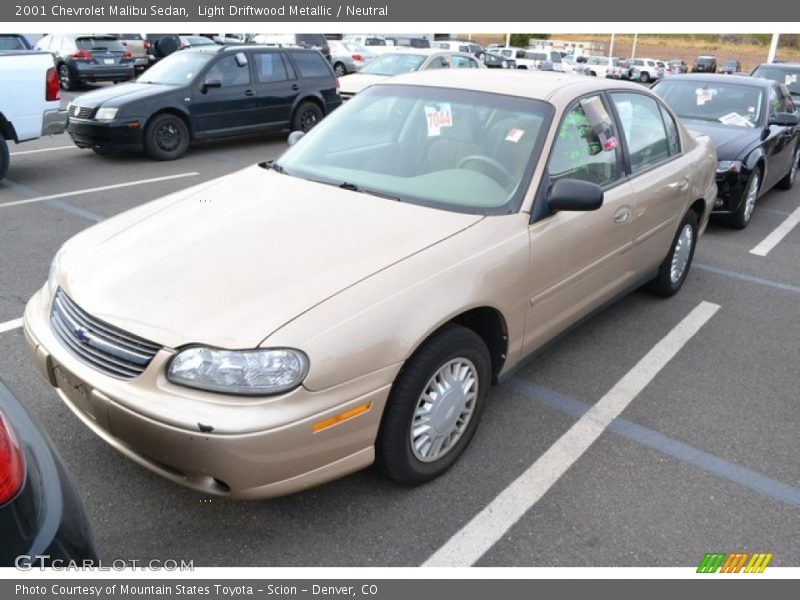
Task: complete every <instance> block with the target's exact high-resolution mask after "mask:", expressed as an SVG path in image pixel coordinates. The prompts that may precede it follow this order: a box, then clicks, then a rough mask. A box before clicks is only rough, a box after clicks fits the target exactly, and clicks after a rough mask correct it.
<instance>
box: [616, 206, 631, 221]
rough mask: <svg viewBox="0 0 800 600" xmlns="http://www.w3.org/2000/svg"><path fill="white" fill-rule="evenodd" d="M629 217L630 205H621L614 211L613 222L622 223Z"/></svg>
mask: <svg viewBox="0 0 800 600" xmlns="http://www.w3.org/2000/svg"><path fill="white" fill-rule="evenodd" d="M630 218H631V207H630V206H621V207H619V208H618V209H617V210H616V211H615V212H614V223H617V224H618V225H622V224H623V223H625V222H626V221H627V220H628V219H630Z"/></svg>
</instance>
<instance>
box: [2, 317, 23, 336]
mask: <svg viewBox="0 0 800 600" xmlns="http://www.w3.org/2000/svg"><path fill="white" fill-rule="evenodd" d="M18 327H22V319H21V318H19V319H13V320H12V321H6V322H5V323H0V333H5V332H6V331H11V330H12V329H17V328H18Z"/></svg>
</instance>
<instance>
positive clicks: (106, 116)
mask: <svg viewBox="0 0 800 600" xmlns="http://www.w3.org/2000/svg"><path fill="white" fill-rule="evenodd" d="M118 111H119V109H118V108H98V109H97V113H96V114H95V116H94V118H95V120H96V121H111V120H113V119H114V117H116V116H117V112H118Z"/></svg>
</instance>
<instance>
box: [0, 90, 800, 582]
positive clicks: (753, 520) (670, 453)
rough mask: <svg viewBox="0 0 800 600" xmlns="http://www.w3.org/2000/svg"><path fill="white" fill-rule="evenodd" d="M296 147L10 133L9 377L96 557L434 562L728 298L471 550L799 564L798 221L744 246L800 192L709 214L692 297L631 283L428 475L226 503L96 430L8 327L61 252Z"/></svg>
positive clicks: (214, 562)
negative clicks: (175, 152) (153, 154)
mask: <svg viewBox="0 0 800 600" xmlns="http://www.w3.org/2000/svg"><path fill="white" fill-rule="evenodd" d="M64 96H65V101H67V100H68V99H69V98H70V97H71V96H72V94H64ZM284 148H285V135H274V136H256V137H251V138H245V139H237V140H231V141H223V142H215V143H208V144H203V145H199V146H195V147H192V148H191V149H190V151H189V153H188V154H187V156H186V157H185V158H183V159H181V160H178V161H175V162H154V161H151V160H149V159H147V158H145V157H144V156H141V155H136V154H129V155H120V156H112V157H100V156H96V155H95V154H94V153H92V152H90V151H86V150H78V149H76V148H74V147H72V144H71V142H70V140H69V138H68V137H67V136H65V135H62V136H56V137H52V138H47V139H42V140H38V141H35V142H31V143H26V144H20V145H18V146H12V147H11V152H12V156H11V167H10V170H9V173H8V180H7V181H4V182H0V256H2V261H0V378H2V379H3V380H5V382H6V383H7V384H8V385H9V387H10V388H11V389H12V390H13V391H14V392H15V393H16V394H17V395H18V396H19V397H20V398H21V399H22V400H23V402H25V404H26V405H28V406H29V408H30V410H31V411H32V412H33V413H34V414H35V416H36V417H37V418H38V419H39V421H40V422H41V423H42V425H43V426H44V428H45V429H46V430H47V432H48V433H49V434H50V436H51V437H52V439H53V440H54V442H55V444H56V446H57V447H58V448H59V449H60V451H61V454H62V457H63V459H64V461H65V463H66V464H67V465H68V467H69V468H70V469H71V471H72V473H73V475H74V477H75V480H76V483H77V487H78V488H79V490H80V492H81V493H82V495H83V498H84V501H85V503H86V506H87V510H88V513H89V515H90V518H91V520H92V523H93V526H94V532H95V536H96V538H97V541H98V545H99V549H100V553H101V556H102V557H103V558H105V559H108V560H111V559H116V558H125V559H152V558H160V559H166V558H177V559H181V558H182V559H185V560H193V561H194V563H195V565H196V566H416V565H421V564H423V563H425V562H426V560H428V558H429V557H431V556H432V555H434V554H435V553H437V551H439V550H440V549H441V548H443V547H455V548H457V547H458V546H457V544H456V545H455V546H453V540H454V539H456V540H457V539H458V535H459V532H464V531H466V532H467V533H470V532H471V533H473V534H475V533H476V532H477V534H480V532H481V530H480V529H479V528H478V527H479V526H480V523H479V522H476V521H475V520H474V518H475V517H476V515H479V514H480V513H481V511H484V509H485V508H486V507H487V506H490V505H491V506H494V504H493V502H495V500H496V499H497V498H498V497H499V496H502V495H503V494H504V490H508V489H509V486H511V485H512V484H513V483H514V482H515V481H516V480H517V479H518V478H519V477H520V476H524V475H525V474H526V473H529V472H530V470H531V468H533V467H535V466H536V465H538V464H540V463H539V461H541V460H542V458H543V457H544V456H546V455H547V453H548V451H549V450H550V449H551V448H553V447H554V445H557V444H559V443H562V444H563V441H562V442H559V440H560V439H561V438H562V436H564V435H565V434H566V433H567V432H568V431H571V428H573V426H574V425H575V424H576V423H578V422H581V423H583V422H585V421H584V420H585V419H587V418H591V417H587V416H586V415H587V413H586V411H587V410H589V409H590V408H591V407H593V406H595V405H596V404H597V403H598V401H600V400H601V398H604V397H605V396H606V395H607V394H608V393H609V390H612V389H615V386H616V385H617V384H618V382H619V381H620V380H621V379H622V378H623V377H625V376H626V374H627V373H628V372H629V371H631V370H632V369H633V368H634V367H635V366H636V365H637V363H639V361H640V360H642V359H643V357H645V356H647V355H649V353H651V351H652V350H653V349H654V348H655V347H656V346H657V345H658V344H659V342H661V341H662V340H664V339H665V338H666V337H667V336H669V335H670V332H672V331H673V329H674V328H676V326H678V325H679V324H680V323H682V322H683V320H684V319H685V318H686V317H687V315H689V314H690V313H692V311H694V310H695V309H696V308H697V307H698V306H700V305H701V304H702V303H713V305H718V306H719V308H718V309H717V310H716V312H715V313H713V315H712V316H710V317H709V318H708V319H707V320H705V321H704V322H703V323H702V324H701V326H699V328H698V329H697V331H696V332H695V333H694V334H693V335H692V336H691V337H689V338H688V339H686V340H684V341H683V342H682V343H681V345H680V347H679V348H678V349H677V351H676V353H675V355H674V357H673V358H672V359H671V360H669V361H668V362H666V363H665V364H664V366H663V368H661V369H660V370H658V371H657V372H656V373H655V374H654V375H653V377H652V378H651V379H648V381H647V383H646V385H645V386H644V387H643V389H642V390H641V391H640V392H638V393H636V394H635V396H634V397H633V398H632V399H630V402H629V403H628V404H625V405H624V406H623V408H622V410H621V413H620V414H619V416H618V418H616V419H614V420H613V421H611V422H610V424H609V426H608V427H607V428H604V429H602V431H600V432H599V436H598V437H597V439H596V441H594V443H591V444H589V445H588V447H587V449H586V450H585V452H582V453H579V455H578V456H577V457H576V458H575V459H574V461H573V462H570V463H567V464H564V465H563V467H564V468H563V474H561V473H560V472H559V475H560V477H557V478H556V479H554V480H553V481H550V482H549V483H548V485H547V486H546V487H545V488H543V489H544V493H543V494H542V495H541V497H540V498H538V499H535V500H534V499H532V498H533V497H530V498H528V497H526V496H525V494H522V496H520V497H517V498H516V500H515V502H522V503H523V506H522V508H521V509H520V507H519V506H517V507H516V508H517V509H519V510H520V514H521V516H520V518H519V520H516V519H515V518H512V517H511V516H510V515H511V512H509V513H508V518H506V516H507V515H505V514H504V513H502V511H501V512H500V513H499V514H496V515H494V517H493V518H494V519H496V520H499V521H500V522H502V521H503V520H504V519H505V521H506V522H505V523H504V525H503V526H502V527H501V528H500V529H499V530H497V529H496V530H495V531H493V532H492V535H494V536H495V537H496V538H497V539H496V543H494V542H493V543H492V544H491V545H490V546H489V547H488V549H487V550H486V551H485V552H481V553H480V554H479V555H478V556H477V557H475V560H470V561H468V562H469V563H470V564H471V563H472V562H474V563H475V564H477V565H480V566H685V567H690V566H696V565H697V564H699V562H700V560H701V559H702V558H703V555H704V554H705V553H706V552H717V551H719V552H736V551H749V552H771V553H774V558H773V560H772V563H771V564H772V565H775V566H798V565H800V516H799V515H800V512H798V508H800V453H799V452H798V450H800V446H799V445H798V441H797V440H798V436H797V429H798V425H800V401H798V397H799V396H798V390H799V389H800V362H798V356H800V322H799V321H798V315H799V314H800V310H798V309H800V267H798V265H800V228H796V229H794V230H792V231H791V232H790V233H789V234H788V235H787V236H786V237H785V238H783V240H782V241H780V242H779V243H778V244H777V245H776V246H775V247H774V248H773V249H772V250H771V251H770V252H769V253H768V254H767V255H766V256H758V255H755V254H752V253H751V252H750V251H751V250H752V249H753V248H754V247H755V246H757V245H758V244H759V242H761V241H762V240H763V239H764V238H765V237H767V236H768V235H769V234H770V233H771V232H772V231H773V230H775V228H776V227H778V226H779V225H780V224H781V223H782V222H783V221H784V220H785V219H786V218H787V217H788V216H789V215H790V214H791V213H792V212H793V211H795V210H797V209H798V207H800V187H797V188H795V189H794V190H792V191H788V192H787V191H771V192H768V193H767V194H766V195H765V196H764V197H763V199H762V200H760V202H759V204H758V206H757V208H756V211H755V213H754V215H753V218H752V222H751V224H750V226H749V227H748V228H747V229H745V230H743V231H735V230H733V229H729V228H727V227H725V226H724V225H721V224H717V223H713V222H712V224H711V225H710V227H709V229H708V231H707V233H706V235H705V236H704V237H703V238H701V240H700V243H699V246H698V248H697V252H696V254H695V259H694V261H695V263H694V266H693V268H692V270H691V272H690V273H689V276H688V278H687V280H686V283H685V285H684V287H683V289H682V290H681V291H680V293H679V294H678V295H677V296H675V297H673V298H671V299H667V300H663V299H658V298H654V297H652V296H650V295H648V294H646V293H644V292H642V291H637V292H634V293H632V294H631V295H629V296H627V297H625V298H624V299H622V300H621V301H619V302H618V303H616V304H614V305H612V306H610V307H608V308H607V309H605V310H604V311H602V312H601V313H599V314H598V315H596V316H595V317H593V318H592V319H590V320H588V321H587V322H586V323H584V324H583V325H581V326H579V327H577V328H576V329H574V330H573V331H571V332H570V333H569V334H567V335H566V336H564V337H563V338H562V339H560V340H559V341H558V342H557V343H555V344H554V345H553V346H552V347H550V348H549V349H548V351H547V352H545V353H543V354H541V355H539V356H537V357H535V358H533V359H531V360H529V361H528V362H527V363H525V364H524V365H523V366H522V367H521V368H520V369H518V370H517V371H516V372H515V373H514V374H513V376H512V377H511V378H509V379H508V380H506V381H505V382H503V383H502V384H501V385H499V386H497V387H495V388H493V390H492V392H491V394H490V403H489V405H488V407H487V410H486V411H485V413H484V417H483V421H482V424H481V427H480V429H479V431H478V433H477V435H476V437H475V439H474V441H473V443H472V445H471V447H470V448H469V449H468V450H467V452H466V453H465V455H464V456H463V457H462V458H461V460H460V461H459V462H458V463H457V464H456V465H455V467H454V468H453V469H451V471H449V472H448V473H447V474H446V475H445V476H444V477H442V478H440V479H438V480H436V481H434V482H433V483H431V484H428V485H426V486H424V487H420V488H414V489H409V488H403V487H399V486H397V485H395V484H393V483H390V482H388V481H387V480H385V479H384V478H383V477H381V476H380V475H378V474H377V473H375V472H374V471H373V470H366V471H362V472H360V473H356V474H354V475H351V476H349V477H346V478H344V479H342V480H339V481H336V482H333V483H330V484H328V485H325V486H322V487H320V488H316V489H312V490H309V491H307V492H304V493H301V494H297V495H293V496H289V497H285V498H278V499H274V500H268V501H260V502H235V501H226V500H221V499H218V498H209V497H205V496H203V495H200V494H198V493H196V492H193V491H190V490H187V489H184V488H182V487H179V486H177V485H175V484H173V483H170V482H168V481H165V480H162V479H161V478H159V477H157V476H156V475H154V474H151V473H150V472H149V471H146V470H144V469H143V468H141V467H139V466H138V465H136V464H134V463H133V462H132V461H130V460H128V459H126V458H124V457H123V456H122V455H121V454H119V453H117V452H116V451H115V450H114V449H112V448H111V447H110V446H108V445H107V444H106V443H105V442H103V441H101V440H100V439H99V438H98V437H97V436H95V435H94V434H93V433H91V432H90V431H89V430H88V429H87V428H86V427H84V426H83V425H82V424H81V423H80V422H79V421H78V419H77V418H76V417H75V416H73V414H72V413H71V412H70V411H69V410H68V409H67V408H66V406H64V405H63V404H62V403H61V402H60V401H59V399H58V398H57V396H56V394H55V392H54V391H53V390H52V388H50V387H49V385H48V384H47V383H46V382H45V381H44V380H43V378H42V377H41V376H40V375H39V373H38V372H37V371H36V369H35V367H34V365H33V362H32V360H31V359H30V357H29V356H28V354H27V349H26V348H25V343H24V336H23V333H22V330H21V329H20V328H19V327H15V326H14V321H15V320H16V319H18V318H19V317H21V316H22V312H23V308H24V304H25V302H26V301H27V299H28V298H29V297H30V296H31V295H32V294H33V293H34V292H35V290H36V289H37V288H39V287H40V286H41V285H42V284H43V283H44V281H45V279H46V277H47V271H48V267H49V263H50V260H51V259H52V256H53V254H54V253H55V252H56V250H57V249H58V247H59V246H60V245H61V244H62V243H63V242H64V241H66V240H67V239H68V238H69V237H70V236H72V235H74V234H75V233H77V232H78V231H80V230H82V229H84V228H85V227H88V226H90V225H92V224H93V223H94V222H97V221H98V220H101V219H104V218H107V217H110V216H112V215H115V214H118V213H120V212H122V211H124V210H126V209H129V208H133V207H135V206H138V205H140V204H142V203H145V202H147V201H149V200H152V199H155V198H158V197H160V196H162V195H165V194H167V193H170V192H174V191H177V190H180V189H183V188H185V187H188V186H191V185H195V184H198V183H201V182H203V181H206V180H209V179H213V178H215V177H218V176H221V175H224V174H227V173H231V172H233V171H235V170H237V169H240V168H244V167H246V166H249V165H251V164H253V163H255V162H259V161H262V160H266V159H271V158H276V157H277V156H279V155H280V153H281V152H282V150H283V149H284ZM121 184H125V185H121ZM98 188H104V189H98ZM76 192H77V193H76ZM244 193H246V191H245V192H244ZM20 201H30V202H27V203H20ZM5 205H8V206H5ZM4 324H8V325H7V327H6V328H7V329H8V330H7V331H4V329H6V328H4V326H3V325H4ZM604 401H605V400H604ZM567 439H568V438H567ZM526 489H527V488H526ZM502 497H505V496H502ZM498 506H505V507H506V508H507V505H498ZM503 510H505V509H503ZM476 528H477V529H476ZM448 544H449V546H448Z"/></svg>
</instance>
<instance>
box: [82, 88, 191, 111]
mask: <svg viewBox="0 0 800 600" xmlns="http://www.w3.org/2000/svg"><path fill="white" fill-rule="evenodd" d="M175 89H176V87H175V86H172V85H159V84H156V83H122V84H119V85H115V86H114V87H105V88H102V89H99V90H95V91H93V92H89V93H87V94H81V95H80V96H79V97H78V98H77V99H75V100H74V101H73V102H72V103H73V104H76V105H78V106H85V107H88V108H97V107H98V106H101V105H103V106H122V105H123V104H124V103H126V102H132V101H136V100H141V99H143V98H152V97H153V96H158V95H161V94H164V93H169V92H170V91H174V90H175Z"/></svg>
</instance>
